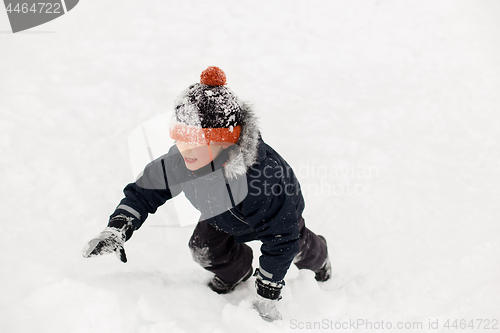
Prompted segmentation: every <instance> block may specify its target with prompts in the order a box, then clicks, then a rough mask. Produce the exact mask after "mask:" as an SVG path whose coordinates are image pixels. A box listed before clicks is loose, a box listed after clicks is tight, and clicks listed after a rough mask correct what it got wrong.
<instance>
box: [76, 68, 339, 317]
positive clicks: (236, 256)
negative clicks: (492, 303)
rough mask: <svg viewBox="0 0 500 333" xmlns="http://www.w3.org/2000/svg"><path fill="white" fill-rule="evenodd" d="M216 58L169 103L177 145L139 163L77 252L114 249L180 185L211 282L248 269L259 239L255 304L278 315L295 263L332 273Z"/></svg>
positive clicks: (294, 193)
mask: <svg viewBox="0 0 500 333" xmlns="http://www.w3.org/2000/svg"><path fill="white" fill-rule="evenodd" d="M225 85H226V76H225V74H224V72H223V71H222V70H220V69H219V68H217V67H209V68H207V69H206V70H205V71H204V72H203V73H202V74H201V83H196V84H193V85H191V86H190V87H189V88H188V89H186V90H185V91H184V92H183V93H182V94H181V96H180V97H179V99H178V100H177V101H176V105H175V119H174V122H173V124H172V125H171V128H170V136H171V137H172V138H173V139H174V140H176V144H175V145H174V146H172V147H171V149H170V150H169V152H168V153H167V154H165V155H163V156H162V157H160V158H158V159H156V160H154V161H153V162H151V163H150V164H148V165H147V166H146V168H145V169H144V172H143V174H142V175H141V177H139V178H138V180H137V181H136V182H135V183H131V184H128V185H127V186H126V187H125V189H124V194H125V198H124V199H123V200H122V201H121V202H120V204H119V205H118V207H117V208H116V210H115V211H114V213H113V214H112V215H111V216H110V220H109V223H108V226H107V228H106V229H105V230H104V231H103V232H101V233H100V234H99V235H98V236H97V237H96V238H94V239H92V240H91V241H90V242H89V244H88V245H87V246H86V247H85V249H84V251H83V255H84V257H91V256H96V255H101V254H105V253H111V252H115V253H116V254H117V255H118V257H119V258H120V260H121V261H123V262H126V261H127V258H126V255H125V250H124V248H123V244H124V242H125V241H127V240H128V239H130V237H131V236H132V233H133V232H134V231H135V230H137V229H139V228H140V226H141V225H142V224H143V223H144V221H145V220H146V218H147V216H148V214H152V213H154V212H156V209H157V208H158V207H159V206H161V205H162V204H164V203H165V202H166V201H167V200H169V199H171V198H172V197H174V196H176V195H178V194H179V193H180V192H181V191H182V192H184V194H185V195H186V197H187V198H188V199H189V201H190V202H191V203H192V204H193V205H194V206H195V207H196V208H197V209H198V210H199V211H200V213H201V218H200V221H199V222H198V224H197V225H196V227H195V229H194V232H193V235H192V237H191V239H190V240H189V248H190V249H191V252H192V255H193V258H194V260H195V261H196V262H198V263H199V264H200V265H201V266H203V268H205V269H206V270H208V271H210V272H212V273H214V277H213V278H212V280H211V281H210V282H209V283H208V286H209V287H210V288H211V289H212V290H213V291H215V292H217V293H220V294H225V293H228V292H230V291H232V290H233V289H234V288H235V287H236V286H237V285H238V284H240V283H242V282H244V281H246V280H248V279H249V278H250V276H251V275H252V272H253V268H252V259H253V255H252V249H251V248H250V247H249V246H248V245H246V244H244V243H245V242H248V241H251V240H260V241H261V242H262V246H261V256H260V258H259V265H260V267H259V268H258V269H256V272H255V276H256V281H255V286H256V289H257V295H256V298H255V300H254V302H253V305H254V307H255V308H256V310H257V311H258V312H259V314H260V315H261V316H262V318H264V319H266V320H269V321H272V320H277V319H281V315H280V313H279V311H278V309H277V308H276V302H277V301H278V300H279V299H280V298H281V297H280V293H281V288H282V287H283V285H284V281H283V279H284V277H285V274H286V272H287V270H288V268H289V267H290V264H291V263H292V262H293V263H294V264H295V265H296V266H297V267H298V268H299V269H310V270H312V271H314V272H315V273H316V276H315V278H316V280H318V281H326V280H328V279H329V277H330V275H331V267H330V261H329V259H328V254H327V246H326V241H325V239H324V238H323V237H322V236H318V235H316V234H314V233H313V232H312V231H310V230H309V229H307V228H306V227H305V225H304V219H303V218H302V212H303V210H304V205H305V204H304V199H303V197H302V193H301V190H300V185H299V182H298V180H297V178H296V177H295V175H294V173H293V170H292V169H291V168H290V166H289V165H288V164H287V162H286V161H285V160H284V159H283V158H282V157H281V156H280V155H279V154H278V153H277V152H276V151H274V150H273V149H272V148H271V147H270V146H268V145H267V144H266V143H264V141H263V140H262V138H261V136H260V132H259V129H258V126H257V121H256V118H255V116H254V114H253V111H252V110H251V109H250V107H249V106H248V105H247V104H245V103H242V102H241V101H240V100H239V99H238V98H237V97H236V95H235V94H234V93H233V92H232V91H231V90H230V89H229V88H227V87H226V86H225Z"/></svg>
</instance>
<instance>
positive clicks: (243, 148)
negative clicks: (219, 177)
mask: <svg viewBox="0 0 500 333" xmlns="http://www.w3.org/2000/svg"><path fill="white" fill-rule="evenodd" d="M240 108H241V116H242V120H241V134H240V138H239V139H238V142H237V143H236V146H237V147H238V149H232V150H231V151H230V152H229V159H228V161H227V162H226V164H225V166H224V173H225V175H226V177H227V178H229V179H233V178H236V177H238V176H241V175H244V174H246V172H247V170H248V168H249V167H250V166H252V164H254V163H255V162H256V161H257V149H258V145H259V137H260V131H259V126H258V120H257V117H256V116H255V114H254V112H253V110H252V108H251V107H250V105H248V104H247V103H243V102H242V103H240Z"/></svg>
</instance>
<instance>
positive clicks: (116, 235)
mask: <svg viewBox="0 0 500 333" xmlns="http://www.w3.org/2000/svg"><path fill="white" fill-rule="evenodd" d="M122 222H123V223H122ZM110 224H111V225H120V224H121V228H117V227H109V226H108V227H106V229H104V230H103V231H102V232H101V233H100V234H99V235H97V237H95V238H94V239H92V240H91V241H90V242H89V243H88V244H87V245H86V246H85V248H84V249H83V251H82V254H83V256H84V257H85V258H90V257H94V256H98V255H103V254H108V253H112V252H115V254H116V256H117V257H118V259H120V260H121V261H122V262H124V263H126V262H127V255H126V254H125V249H124V248H123V244H124V243H125V240H126V239H128V238H130V237H128V238H127V235H126V234H127V232H128V231H129V230H130V232H129V233H131V230H132V223H131V221H130V219H128V218H127V217H126V216H123V215H118V216H115V217H114V218H112V219H111V220H110Z"/></svg>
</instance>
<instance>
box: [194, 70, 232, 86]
mask: <svg viewBox="0 0 500 333" xmlns="http://www.w3.org/2000/svg"><path fill="white" fill-rule="evenodd" d="M200 83H202V84H206V85H207V86H223V85H225V84H226V74H225V73H224V72H223V71H222V69H220V68H219V67H215V66H210V67H208V68H207V69H205V70H204V71H203V72H202V73H201V75H200Z"/></svg>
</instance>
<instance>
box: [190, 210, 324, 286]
mask: <svg viewBox="0 0 500 333" xmlns="http://www.w3.org/2000/svg"><path fill="white" fill-rule="evenodd" d="M299 235H300V240H299V246H300V249H299V253H298V254H297V255H296V257H295V260H294V263H295V265H296V266H297V268H299V269H310V270H313V271H316V270H318V269H319V268H321V265H322V264H323V263H324V262H325V260H326V256H327V248H326V244H325V243H324V242H323V241H322V240H321V238H319V237H318V236H317V235H316V234H315V233H313V232H312V231H311V230H309V229H307V228H306V226H305V221H304V219H303V218H302V216H300V217H299ZM189 248H190V249H191V253H192V255H193V259H194V260H195V261H196V262H197V263H199V264H200V265H201V266H203V268H205V269H206V270H208V271H210V272H212V273H214V274H215V275H217V276H219V277H220V278H221V279H222V280H224V281H225V282H227V283H235V282H236V281H238V280H239V279H240V278H242V277H243V276H244V275H245V273H247V272H248V270H249V269H250V267H251V265H252V259H253V254H252V249H251V248H250V246H248V245H246V244H242V243H236V242H235V241H234V237H233V236H232V235H230V234H228V233H226V232H224V231H222V230H218V229H216V228H215V227H213V226H211V225H210V224H209V223H207V222H205V221H200V222H198V224H197V225H196V227H195V229H194V232H193V235H192V236H191V239H190V240H189Z"/></svg>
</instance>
